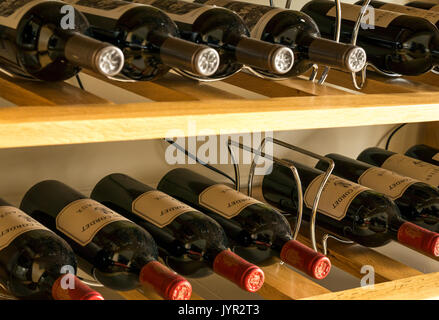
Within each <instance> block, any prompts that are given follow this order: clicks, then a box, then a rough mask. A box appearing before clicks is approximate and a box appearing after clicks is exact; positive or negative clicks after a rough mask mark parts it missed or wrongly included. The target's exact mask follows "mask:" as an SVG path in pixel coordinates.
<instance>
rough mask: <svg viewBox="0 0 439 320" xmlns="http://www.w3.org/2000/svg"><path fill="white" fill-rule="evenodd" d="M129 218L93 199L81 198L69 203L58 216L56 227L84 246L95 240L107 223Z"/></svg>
mask: <svg viewBox="0 0 439 320" xmlns="http://www.w3.org/2000/svg"><path fill="white" fill-rule="evenodd" d="M121 220H126V221H128V219H126V218H124V217H122V216H121V215H120V214H118V213H116V212H114V211H113V210H111V209H109V208H107V207H105V206H103V205H102V204H100V203H99V202H97V201H94V200H91V199H79V200H76V201H73V202H72V203H70V204H69V205H67V206H66V207H65V208H64V209H62V210H61V212H60V213H59V214H58V216H57V217H56V228H57V229H58V230H59V231H61V232H62V233H64V234H65V235H67V236H68V237H69V238H71V239H72V240H74V241H76V242H77V243H79V244H80V245H82V246H86V245H87V244H89V243H90V241H91V240H93V237H94V236H95V235H96V233H98V232H99V230H101V229H102V228H103V227H105V226H106V225H108V224H110V223H112V222H115V221H121Z"/></svg>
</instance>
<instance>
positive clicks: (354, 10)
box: [326, 3, 401, 28]
mask: <svg viewBox="0 0 439 320" xmlns="http://www.w3.org/2000/svg"><path fill="white" fill-rule="evenodd" d="M370 8H372V7H370ZM369 10H370V9H369ZM336 11H337V9H336V7H335V6H334V7H332V8H331V9H330V10H329V11H328V12H327V14H326V15H327V16H328V17H335V16H336ZM341 12H342V18H343V20H348V21H354V22H355V21H357V19H358V16H359V14H360V12H361V6H357V5H353V4H347V3H342V4H341ZM368 12H370V11H366V14H365V15H364V16H363V19H362V21H361V22H362V23H364V24H367V25H370V26H375V27H382V28H386V27H387V26H388V25H389V24H390V23H391V22H392V21H393V20H394V19H396V18H397V17H399V16H401V13H396V12H391V11H386V10H379V9H373V13H374V14H373V18H372V17H371V16H370V15H369V14H368Z"/></svg>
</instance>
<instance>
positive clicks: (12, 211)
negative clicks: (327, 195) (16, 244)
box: [0, 206, 48, 250]
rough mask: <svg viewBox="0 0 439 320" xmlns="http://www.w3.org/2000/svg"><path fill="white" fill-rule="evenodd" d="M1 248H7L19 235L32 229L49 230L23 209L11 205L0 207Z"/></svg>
mask: <svg viewBox="0 0 439 320" xmlns="http://www.w3.org/2000/svg"><path fill="white" fill-rule="evenodd" d="M0 226H1V227H0V250H3V249H4V248H6V247H7V246H8V245H9V244H10V243H11V242H12V241H13V240H14V239H15V238H17V237H18V236H19V235H21V234H23V233H25V232H28V231H31V230H48V229H47V228H46V227H45V226H43V225H42V224H40V223H39V222H38V221H37V220H35V219H33V218H32V217H30V216H28V215H27V214H25V213H24V212H23V211H21V210H19V209H17V208H14V207H10V206H1V207H0Z"/></svg>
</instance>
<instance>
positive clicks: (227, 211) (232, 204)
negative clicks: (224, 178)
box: [198, 184, 262, 219]
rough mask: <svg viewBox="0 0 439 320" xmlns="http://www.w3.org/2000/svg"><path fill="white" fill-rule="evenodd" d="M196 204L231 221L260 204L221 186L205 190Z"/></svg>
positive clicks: (216, 185) (217, 185)
mask: <svg viewBox="0 0 439 320" xmlns="http://www.w3.org/2000/svg"><path fill="white" fill-rule="evenodd" d="M198 202H199V203H200V205H202V206H203V207H205V208H207V209H209V210H211V211H213V212H216V213H218V214H219V215H221V216H223V217H225V218H227V219H231V218H233V217H235V216H237V215H238V214H240V213H241V211H242V210H244V209H245V208H247V207H248V206H251V205H252V204H256V203H261V204H262V202H260V201H258V200H256V199H253V198H251V197H249V196H247V195H245V194H243V193H241V192H239V191H236V190H235V189H232V188H230V187H228V186H226V185H223V184H215V185H213V186H210V187H209V188H207V189H205V190H204V191H203V192H202V193H201V194H200V195H199V199H198Z"/></svg>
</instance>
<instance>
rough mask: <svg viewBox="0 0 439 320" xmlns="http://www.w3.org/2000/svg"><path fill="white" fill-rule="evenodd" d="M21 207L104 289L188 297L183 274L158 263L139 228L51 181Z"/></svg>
mask: <svg viewBox="0 0 439 320" xmlns="http://www.w3.org/2000/svg"><path fill="white" fill-rule="evenodd" d="M21 209H22V210H24V211H26V212H28V213H29V214H30V215H31V216H32V217H33V218H35V219H36V220H38V221H39V222H40V223H42V224H43V225H44V226H46V227H48V228H49V229H51V230H53V231H55V232H56V233H57V234H58V235H59V236H61V237H62V238H63V239H65V240H66V241H67V242H68V243H69V244H70V245H71V247H72V248H73V251H74V252H75V253H76V254H77V255H78V257H80V258H81V259H79V265H80V267H81V269H83V270H84V271H86V272H87V273H89V274H90V275H92V276H93V277H95V278H96V279H97V280H98V281H100V282H101V283H102V284H103V285H105V286H107V287H109V288H112V289H115V290H131V289H134V288H136V287H137V286H138V285H139V284H141V285H145V286H152V287H153V288H154V289H155V291H156V292H157V293H159V294H160V295H161V296H162V297H163V298H165V299H172V300H177V299H178V300H180V299H181V300H183V299H189V298H190V296H191V292H192V288H191V285H190V284H189V282H187V280H185V279H184V278H183V277H182V276H180V275H177V274H176V273H175V272H173V271H171V270H169V269H168V268H166V267H165V266H164V265H162V264H160V263H159V262H158V261H157V254H158V253H157V246H156V244H155V242H154V240H153V239H152V237H151V235H150V234H149V233H147V232H146V231H145V230H144V229H142V228H141V227H139V226H138V225H136V224H134V223H133V222H131V221H129V220H128V219H126V218H124V217H122V216H121V215H119V214H118V213H116V212H114V211H112V210H111V209H109V208H106V207H105V206H103V205H101V204H100V203H98V202H96V201H94V200H91V199H88V198H86V197H85V196H84V195H82V194H80V193H79V192H77V191H76V190H74V189H72V188H70V187H69V186H67V185H65V184H63V183H61V182H59V181H55V180H46V181H43V182H40V183H37V184H36V185H34V186H33V187H32V188H31V189H29V191H28V192H27V193H26V194H25V196H24V198H23V200H22V202H21Z"/></svg>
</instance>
